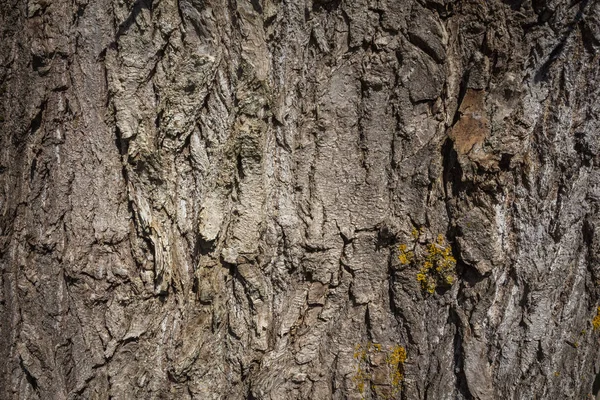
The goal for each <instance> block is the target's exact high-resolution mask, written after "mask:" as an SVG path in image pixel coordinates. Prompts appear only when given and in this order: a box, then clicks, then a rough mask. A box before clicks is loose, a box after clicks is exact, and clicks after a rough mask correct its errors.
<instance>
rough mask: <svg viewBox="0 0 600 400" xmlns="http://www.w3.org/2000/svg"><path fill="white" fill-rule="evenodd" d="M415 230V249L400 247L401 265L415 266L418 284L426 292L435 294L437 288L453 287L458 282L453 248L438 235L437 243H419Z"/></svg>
mask: <svg viewBox="0 0 600 400" xmlns="http://www.w3.org/2000/svg"><path fill="white" fill-rule="evenodd" d="M415 231H417V229H416V228H413V235H412V236H413V238H414V239H415V240H414V243H413V248H412V250H409V249H408V246H407V245H406V244H401V245H400V246H399V247H398V260H399V261H400V264H401V265H413V266H415V267H416V268H418V269H419V271H418V272H417V276H416V278H417V282H419V283H420V285H421V289H423V291H424V292H427V293H429V294H433V293H434V292H435V290H436V288H437V287H440V286H442V287H444V286H445V287H448V286H452V285H453V284H454V282H455V281H456V259H455V258H454V256H453V255H452V247H451V246H450V245H449V244H448V243H446V239H445V238H444V236H443V235H441V234H440V235H437V237H436V239H435V241H430V242H426V243H424V244H423V243H419V241H418V238H419V237H420V236H421V234H422V233H421V232H422V231H417V232H419V233H418V234H417V235H415V234H414V232H415Z"/></svg>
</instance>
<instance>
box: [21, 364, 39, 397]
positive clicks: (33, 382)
mask: <svg viewBox="0 0 600 400" xmlns="http://www.w3.org/2000/svg"><path fill="white" fill-rule="evenodd" d="M20 366H21V369H22V370H23V372H24V373H25V379H27V382H28V383H29V384H30V385H31V387H32V388H33V390H35V391H36V392H38V393H39V387H38V381H37V379H36V377H35V376H33V375H32V374H31V372H29V370H28V369H27V367H26V366H25V364H24V363H23V359H22V358H21V360H20Z"/></svg>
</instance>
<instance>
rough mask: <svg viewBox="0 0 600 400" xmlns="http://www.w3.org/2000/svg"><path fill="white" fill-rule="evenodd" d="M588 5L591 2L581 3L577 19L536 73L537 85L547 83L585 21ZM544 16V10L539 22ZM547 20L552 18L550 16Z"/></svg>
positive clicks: (570, 24) (585, 0) (583, 1)
mask: <svg viewBox="0 0 600 400" xmlns="http://www.w3.org/2000/svg"><path fill="white" fill-rule="evenodd" d="M534 3H535V2H534ZM588 3H589V0H582V1H581V2H580V3H579V10H577V14H576V15H575V18H574V19H573V21H572V22H570V23H569V25H568V28H567V30H566V32H565V33H564V34H563V36H562V38H561V39H560V41H559V42H558V44H557V45H556V46H554V49H552V51H551V52H550V55H549V56H548V59H547V60H546V62H545V63H544V64H543V65H542V66H541V67H540V68H539V69H538V71H537V72H536V74H535V77H534V82H535V83H539V82H542V81H546V80H547V79H548V74H549V72H550V68H551V67H552V65H553V64H554V63H555V62H556V61H557V60H558V59H559V57H560V56H561V54H562V53H563V50H564V49H565V47H566V44H567V40H568V39H569V37H570V36H571V34H572V33H573V32H574V31H575V28H576V27H577V26H578V25H579V22H581V20H582V19H583V17H584V14H585V9H586V7H587V5H588ZM534 9H535V6H534ZM542 15H545V14H544V11H543V10H541V11H540V13H539V14H538V20H539V21H541V19H542ZM547 18H550V17H549V16H548V17H547Z"/></svg>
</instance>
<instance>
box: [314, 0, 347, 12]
mask: <svg viewBox="0 0 600 400" xmlns="http://www.w3.org/2000/svg"><path fill="white" fill-rule="evenodd" d="M341 4H342V0H314V1H313V5H312V10H313V12H319V11H321V10H325V11H327V12H332V11H335V10H337V9H338V8H339V7H340V5H341Z"/></svg>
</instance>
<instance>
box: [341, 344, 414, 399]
mask: <svg viewBox="0 0 600 400" xmlns="http://www.w3.org/2000/svg"><path fill="white" fill-rule="evenodd" d="M380 353H383V354H381V355H378V354H380ZM382 356H383V357H385V359H384V360H385V362H383V361H381V360H383V359H382V358H381V357H382ZM353 357H354V359H355V360H356V363H357V364H356V372H355V373H354V376H353V377H352V381H353V382H354V384H355V386H356V390H357V391H358V393H359V394H360V395H361V398H363V399H364V398H365V390H366V389H367V388H370V389H371V391H372V393H374V394H375V395H377V398H380V399H386V400H391V399H394V398H396V395H397V394H398V393H400V391H401V385H402V382H403V381H404V374H403V369H404V362H405V361H406V358H407V356H406V349H405V348H404V347H402V346H400V345H394V346H391V347H390V348H389V350H387V351H386V350H384V349H383V346H382V345H381V344H379V343H372V342H368V343H367V344H357V345H356V346H355V348H354V355H353ZM377 360H380V361H379V362H378V361H377ZM382 368H383V370H382ZM383 371H389V373H388V372H385V375H378V374H380V373H381V372H383Z"/></svg>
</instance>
